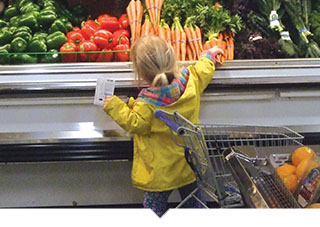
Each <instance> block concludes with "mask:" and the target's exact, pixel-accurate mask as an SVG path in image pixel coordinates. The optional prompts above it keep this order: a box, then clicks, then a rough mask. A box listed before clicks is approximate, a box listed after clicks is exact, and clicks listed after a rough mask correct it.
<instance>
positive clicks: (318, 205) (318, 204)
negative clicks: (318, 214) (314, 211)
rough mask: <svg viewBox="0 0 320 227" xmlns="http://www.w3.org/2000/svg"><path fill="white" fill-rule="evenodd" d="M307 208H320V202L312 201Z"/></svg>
mask: <svg viewBox="0 0 320 227" xmlns="http://www.w3.org/2000/svg"><path fill="white" fill-rule="evenodd" d="M307 208H320V203H312V204H311V205H309V206H307Z"/></svg>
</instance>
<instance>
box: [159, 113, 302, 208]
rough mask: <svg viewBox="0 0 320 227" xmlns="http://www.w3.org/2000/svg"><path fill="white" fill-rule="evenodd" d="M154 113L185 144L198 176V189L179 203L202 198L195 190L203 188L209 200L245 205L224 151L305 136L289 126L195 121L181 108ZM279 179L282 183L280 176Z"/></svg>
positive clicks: (290, 142) (291, 142)
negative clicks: (172, 111)
mask: <svg viewBox="0 0 320 227" xmlns="http://www.w3.org/2000/svg"><path fill="white" fill-rule="evenodd" d="M154 115H155V117H156V118H159V119H160V120H162V121H163V122H164V123H165V124H167V125H168V126H169V128H170V131H171V133H172V136H173V139H174V141H175V143H176V144H177V145H178V146H181V147H184V149H185V157H186V160H187V162H188V163H189V165H190V167H191V168H192V170H193V171H194V173H195V176H196V179H197V184H198V189H196V190H195V191H193V192H192V193H191V194H190V195H189V196H188V197H187V198H186V199H184V200H183V201H182V202H181V203H180V204H179V205H178V207H181V206H182V205H183V204H184V203H185V202H186V201H187V200H188V199H190V198H191V197H193V198H195V199H197V200H198V201H199V198H197V197H196V196H195V192H196V191H197V190H199V189H200V190H201V191H202V192H204V193H205V194H206V195H207V196H208V197H209V198H208V199H209V200H213V201H215V202H217V203H218V204H219V205H220V207H222V208H226V207H243V206H244V202H243V198H242V196H241V191H240V189H239V186H238V183H239V181H238V183H237V182H236V180H235V178H234V176H233V175H232V171H231V170H230V168H228V165H227V164H226V161H225V155H226V154H224V152H225V151H226V150H228V149H230V148H231V147H237V146H240V147H243V146H253V147H283V146H301V145H302V143H301V142H302V139H303V136H301V135H300V134H298V133H296V132H294V131H293V130H291V129H289V128H286V127H274V126H245V125H219V124H193V123H191V122H190V121H189V120H187V119H186V118H184V117H183V116H182V115H181V114H179V113H178V112H174V113H173V114H171V113H168V112H165V111H162V110H156V111H155V113H154ZM181 138H182V139H181ZM237 158H240V159H245V160H247V161H249V162H250V163H252V164H253V165H266V164H267V158H261V157H258V156H253V157H249V156H245V155H243V154H240V153H239V154H237ZM261 174H262V173H260V175H261ZM240 180H241V179H240ZM260 180H261V179H260ZM262 180H263V179H262ZM276 182H278V183H279V180H278V178H276ZM280 183H282V182H281V181H280ZM282 186H283V185H282ZM282 189H283V187H282ZM266 190H268V188H266ZM284 190H286V189H284ZM287 194H290V193H287ZM289 196H290V195H289ZM293 200H294V199H293V197H292V196H291V197H290V204H294V205H292V206H293V207H296V205H295V204H296V203H295V201H293ZM291 201H293V202H291ZM203 205H204V206H205V204H203ZM205 207H206V206H205Z"/></svg>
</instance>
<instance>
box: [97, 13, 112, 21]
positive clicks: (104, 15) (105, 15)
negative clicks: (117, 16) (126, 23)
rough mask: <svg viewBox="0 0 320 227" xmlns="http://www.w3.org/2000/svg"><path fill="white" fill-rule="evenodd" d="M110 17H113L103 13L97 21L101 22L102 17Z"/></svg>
mask: <svg viewBox="0 0 320 227" xmlns="http://www.w3.org/2000/svg"><path fill="white" fill-rule="evenodd" d="M108 17H111V16H110V15H109V14H102V15H100V16H98V19H97V21H98V22H99V23H100V21H101V19H103V18H108Z"/></svg>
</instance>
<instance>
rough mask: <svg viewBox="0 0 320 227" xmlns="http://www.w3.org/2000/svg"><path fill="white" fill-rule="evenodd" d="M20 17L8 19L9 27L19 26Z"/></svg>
mask: <svg viewBox="0 0 320 227" xmlns="http://www.w3.org/2000/svg"><path fill="white" fill-rule="evenodd" d="M20 17H21V16H13V17H11V18H10V21H9V24H10V26H14V27H18V26H19V20H20Z"/></svg>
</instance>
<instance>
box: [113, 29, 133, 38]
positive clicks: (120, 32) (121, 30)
mask: <svg viewBox="0 0 320 227" xmlns="http://www.w3.org/2000/svg"><path fill="white" fill-rule="evenodd" d="M118 33H119V34H122V35H124V36H126V37H128V38H130V32H129V31H128V30H126V29H119V30H117V31H115V32H114V33H113V35H116V34H118Z"/></svg>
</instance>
